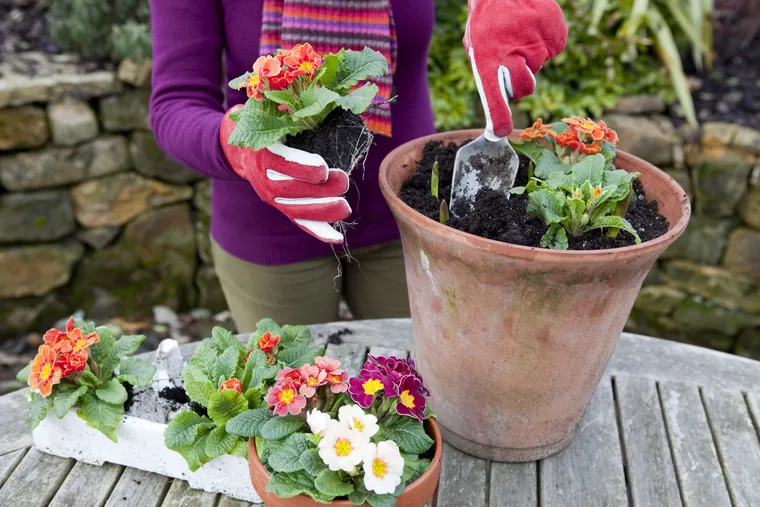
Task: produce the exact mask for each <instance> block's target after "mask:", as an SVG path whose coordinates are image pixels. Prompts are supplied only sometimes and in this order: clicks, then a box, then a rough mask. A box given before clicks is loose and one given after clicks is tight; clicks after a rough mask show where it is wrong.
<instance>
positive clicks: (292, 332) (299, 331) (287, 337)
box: [280, 325, 311, 348]
mask: <svg viewBox="0 0 760 507" xmlns="http://www.w3.org/2000/svg"><path fill="white" fill-rule="evenodd" d="M310 343H311V331H310V330H309V328H308V327H306V326H288V325H285V326H282V332H281V334H280V347H282V348H289V347H297V348H304V347H308V346H309V344H310Z"/></svg>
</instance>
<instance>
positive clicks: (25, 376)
mask: <svg viewBox="0 0 760 507" xmlns="http://www.w3.org/2000/svg"><path fill="white" fill-rule="evenodd" d="M33 362H34V360H31V361H29V364H27V365H26V366H24V367H23V368H22V369H21V370H20V371H19V372H18V373H17V374H16V380H18V381H19V382H21V383H23V384H26V383H27V382H29V373H30V372H31V369H32V363H33Z"/></svg>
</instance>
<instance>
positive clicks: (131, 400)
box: [122, 382, 135, 413]
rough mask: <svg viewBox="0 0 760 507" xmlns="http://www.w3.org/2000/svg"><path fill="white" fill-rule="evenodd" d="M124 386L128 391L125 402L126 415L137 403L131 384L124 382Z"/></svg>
mask: <svg viewBox="0 0 760 507" xmlns="http://www.w3.org/2000/svg"><path fill="white" fill-rule="evenodd" d="M122 385H123V386H124V390H125V391H127V401H125V402H124V412H125V413H126V412H128V411H129V407H131V406H132V403H134V401H135V391H134V389H133V388H132V384H130V383H129V382H124V383H123V384H122Z"/></svg>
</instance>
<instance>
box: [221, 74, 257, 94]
mask: <svg viewBox="0 0 760 507" xmlns="http://www.w3.org/2000/svg"><path fill="white" fill-rule="evenodd" d="M253 74H254V73H253V72H246V73H245V74H243V75H242V76H239V77H236V78H235V79H233V80H232V81H230V82H229V83H228V84H227V86H229V87H230V88H232V89H233V90H240V89H241V88H242V87H243V84H244V83H245V82H246V81H247V80H248V77H249V76H252V75H253Z"/></svg>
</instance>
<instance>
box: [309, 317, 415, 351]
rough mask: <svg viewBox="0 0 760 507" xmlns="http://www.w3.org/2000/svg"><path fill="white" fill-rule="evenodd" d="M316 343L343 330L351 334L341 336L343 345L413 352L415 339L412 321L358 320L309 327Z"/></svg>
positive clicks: (324, 341) (323, 341) (324, 340)
mask: <svg viewBox="0 0 760 507" xmlns="http://www.w3.org/2000/svg"><path fill="white" fill-rule="evenodd" d="M309 327H310V328H311V338H312V341H313V342H315V343H326V341H327V337H328V336H329V335H331V334H332V333H336V332H338V331H341V330H343V329H349V330H350V331H351V332H350V333H347V334H344V335H342V336H341V340H343V343H358V344H361V345H364V346H365V347H372V346H373V345H379V346H382V347H390V348H394V349H400V350H412V349H413V348H414V338H413V334H412V321H411V320H410V319H385V320H356V321H351V322H332V323H330V324H319V325H316V326H309Z"/></svg>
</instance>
